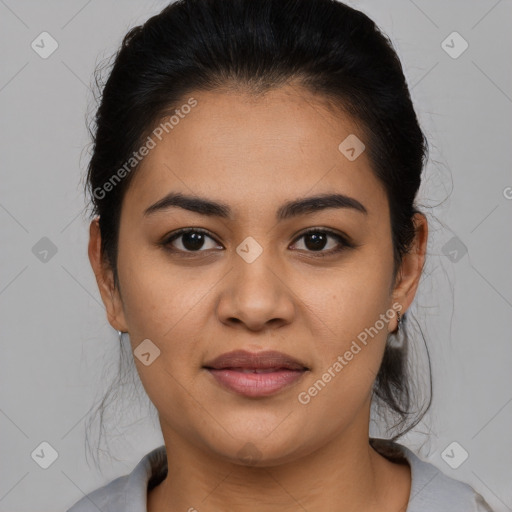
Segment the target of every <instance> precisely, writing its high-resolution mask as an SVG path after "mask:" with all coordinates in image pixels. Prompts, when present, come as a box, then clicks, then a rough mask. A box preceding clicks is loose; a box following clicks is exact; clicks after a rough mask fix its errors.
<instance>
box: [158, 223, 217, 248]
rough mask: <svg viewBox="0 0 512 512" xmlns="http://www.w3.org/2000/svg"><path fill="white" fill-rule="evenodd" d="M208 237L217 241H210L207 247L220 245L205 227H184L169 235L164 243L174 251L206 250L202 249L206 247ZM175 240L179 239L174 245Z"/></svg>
mask: <svg viewBox="0 0 512 512" xmlns="http://www.w3.org/2000/svg"><path fill="white" fill-rule="evenodd" d="M180 239H181V240H180ZM208 239H209V240H211V241H213V242H215V243H214V244H211V243H210V247H206V249H212V248H213V249H215V248H216V247H219V246H218V244H217V242H216V241H215V240H214V239H213V238H212V237H211V236H210V235H208V232H207V231H205V230H204V229H199V228H183V229H180V230H178V231H176V232H175V233H173V234H172V235H171V236H169V237H167V238H166V239H165V240H164V242H163V245H164V246H165V247H166V248H167V249H169V250H171V251H173V252H185V253H186V252H189V253H190V252H205V251H204V250H201V249H205V247H204V246H205V243H206V241H207V240H208ZM175 241H178V243H177V244H176V245H173V242H175ZM206 245H208V244H206ZM221 248H222V246H221Z"/></svg>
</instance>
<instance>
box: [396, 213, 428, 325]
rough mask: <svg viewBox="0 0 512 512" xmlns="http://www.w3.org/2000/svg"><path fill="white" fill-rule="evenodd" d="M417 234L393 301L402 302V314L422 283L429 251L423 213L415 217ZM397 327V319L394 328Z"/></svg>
mask: <svg viewBox="0 0 512 512" xmlns="http://www.w3.org/2000/svg"><path fill="white" fill-rule="evenodd" d="M413 223H414V227H415V232H416V235H415V237H414V240H413V242H412V243H411V247H410V249H409V252H408V253H407V254H404V256H403V258H402V264H401V265H400V268H399V270H398V272H397V277H396V282H395V287H394V289H393V294H392V296H393V301H394V302H398V303H399V304H401V306H402V309H401V310H400V313H401V314H404V313H405V312H406V311H407V309H408V308H409V306H410V305H411V303H412V301H413V299H414V296H415V295H416V290H417V289H418V285H419V283H420V279H421V274H422V271H423V265H424V263H425V255H426V251H427V240H428V223H427V218H426V217H425V215H423V214H422V213H416V214H415V215H414V217H413ZM396 327H397V325H396V321H395V326H394V329H395V328H396Z"/></svg>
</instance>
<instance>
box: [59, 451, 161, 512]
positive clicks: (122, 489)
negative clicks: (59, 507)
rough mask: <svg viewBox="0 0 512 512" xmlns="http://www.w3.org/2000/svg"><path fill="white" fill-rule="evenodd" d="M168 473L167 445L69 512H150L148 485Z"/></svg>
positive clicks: (152, 452) (85, 498)
mask: <svg viewBox="0 0 512 512" xmlns="http://www.w3.org/2000/svg"><path fill="white" fill-rule="evenodd" d="M166 471H167V457H166V452H165V445H162V446H159V447H158V448H155V449H154V450H152V451H151V452H149V453H147V454H146V455H144V457H143V458H142V459H141V460H140V461H139V463H138V464H137V465H136V466H135V468H134V469H133V471H132V472H131V473H130V474H128V475H124V476H120V477H118V478H116V479H115V480H112V481H111V482H109V483H108V484H106V485H104V486H103V487H100V488H99V489H96V490H94V491H92V492H90V493H89V494H87V495H85V496H83V497H82V498H81V499H80V500H78V501H77V502H76V503H75V504H74V505H73V506H72V507H71V508H70V509H68V510H67V512H98V510H101V511H102V512H119V511H120V510H123V511H124V512H146V500H147V491H148V485H151V483H152V482H153V481H154V480H155V479H158V478H161V477H162V474H163V473H165V472H166Z"/></svg>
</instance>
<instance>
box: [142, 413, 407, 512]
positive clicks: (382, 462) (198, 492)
mask: <svg viewBox="0 0 512 512" xmlns="http://www.w3.org/2000/svg"><path fill="white" fill-rule="evenodd" d="M368 414H369V411H368ZM368 419H369V418H368ZM362 420H365V418H362ZM368 424H369V422H368V421H359V422H354V423H353V424H352V425H351V426H350V427H349V428H347V429H346V430H345V431H343V433H341V434H338V435H337V436H335V437H333V439H332V440H331V441H330V442H328V443H326V444H324V445H323V446H322V447H320V448H318V449H317V450H314V451H313V452H311V453H309V454H307V455H304V456H302V457H300V458H298V459H297V458H296V459H294V460H293V461H289V462H286V463H283V464H279V465H269V466H266V467H255V466H243V465H240V464H235V463H232V462H230V461H226V459H225V458H221V457H219V456H217V455H215V454H212V453H210V452H209V451H208V450H205V449H200V448H198V447H197V446H195V445H192V444H190V442H189V441H188V440H186V439H184V438H182V437H180V436H178V435H177V434H176V432H174V431H170V430H166V429H165V425H162V427H163V428H162V431H163V432H164V439H165V445H166V451H167V455H168V473H167V477H166V478H165V480H164V481H163V482H161V483H160V485H158V486H157V487H155V488H154V489H152V490H151V491H150V492H149V494H148V506H147V510H148V512H164V511H166V512H174V511H178V510H179V511H190V512H194V511H197V512H206V511H208V512H221V511H225V510H237V511H238V512H249V511H253V510H254V506H255V504H257V505H258V511H261V512H277V511H279V512H292V511H293V512H296V511H297V510H307V511H308V512H315V511H324V510H339V511H343V512H351V511H354V512H355V511H356V510H357V511H358V512H362V511H364V512H374V511H375V512H376V511H379V512H385V511H387V510H393V511H394V512H401V511H405V510H406V508H407V502H408V499H409V492H410V468H409V466H408V465H403V464H396V463H392V462H390V461H388V460H387V459H385V458H384V457H383V456H381V455H380V454H378V453H377V452H376V451H375V450H374V449H373V448H371V446H370V445H369V437H368Z"/></svg>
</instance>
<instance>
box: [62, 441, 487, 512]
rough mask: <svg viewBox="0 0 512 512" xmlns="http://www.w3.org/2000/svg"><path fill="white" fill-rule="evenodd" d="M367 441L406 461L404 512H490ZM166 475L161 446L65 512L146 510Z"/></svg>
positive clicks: (471, 496) (473, 496) (400, 452)
mask: <svg viewBox="0 0 512 512" xmlns="http://www.w3.org/2000/svg"><path fill="white" fill-rule="evenodd" d="M370 443H371V445H372V446H373V447H374V448H375V449H376V450H377V451H378V452H379V453H380V454H381V455H383V456H384V457H386V458H388V459H390V460H393V461H400V460H401V461H402V462H405V461H406V462H407V463H409V465H410V467H411V477H412V482H411V492H410V497H409V503H408V505H407V512H493V511H492V509H491V508H490V507H489V505H488V504H487V503H486V501H485V500H484V498H483V497H482V496H481V495H480V494H478V493H477V492H476V491H475V490H474V489H473V488H472V487H470V486H469V485H468V484H465V483H463V482H460V481H458V480H455V479H453V478H451V477H449V476H447V475H445V474H444V473H443V472H442V471H440V470H439V469H437V468H436V467H435V466H434V465H433V464H430V463H428V462H425V461H423V460H421V459H420V458H419V457H418V456H417V455H416V454H415V453H414V452H412V451H411V450H410V449H409V448H407V447H405V446H403V445H401V444H398V443H396V442H393V441H389V440H384V439H374V438H370ZM404 459H405V460H404ZM166 475H167V456H166V451H165V445H162V446H159V447H158V448H155V449H154V450H153V451H151V452H149V453H148V454H146V455H145V456H144V457H143V458H142V459H141V460H140V462H139V463H138V464H137V465H136V466H135V468H134V470H133V471H132V472H131V473H130V474H128V475H124V476H120V477H118V478H116V479H115V480H112V481H111V482H110V483H108V484H107V485H105V486H103V487H100V488H99V489H96V490H95V491H93V492H91V493H89V494H87V495H86V496H84V497H82V498H81V499H80V500H79V501H77V502H76V503H75V504H74V505H73V506H72V507H71V508H70V509H68V511H67V512H98V511H101V512H147V508H146V499H147V493H148V489H151V488H153V487H155V486H156V485H158V484H159V483H160V482H161V481H162V480H163V479H164V478H165V477H166Z"/></svg>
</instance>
